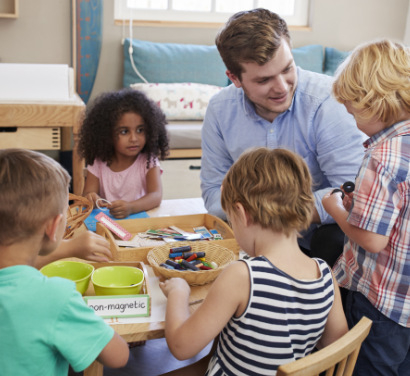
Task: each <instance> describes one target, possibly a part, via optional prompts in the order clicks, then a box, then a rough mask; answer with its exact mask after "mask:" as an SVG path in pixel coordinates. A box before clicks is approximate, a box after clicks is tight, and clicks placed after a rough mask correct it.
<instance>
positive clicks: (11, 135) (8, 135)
mask: <svg viewBox="0 0 410 376" xmlns="http://www.w3.org/2000/svg"><path fill="white" fill-rule="evenodd" d="M60 143H61V136H60V128H19V127H10V128H8V127H1V128H0V149H5V148H22V149H32V150H59V149H60Z"/></svg>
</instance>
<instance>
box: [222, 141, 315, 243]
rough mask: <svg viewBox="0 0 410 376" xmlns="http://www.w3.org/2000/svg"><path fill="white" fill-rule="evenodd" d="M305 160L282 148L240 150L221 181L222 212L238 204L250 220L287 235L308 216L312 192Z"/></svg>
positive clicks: (304, 224)
mask: <svg viewBox="0 0 410 376" xmlns="http://www.w3.org/2000/svg"><path fill="white" fill-rule="evenodd" d="M311 183H312V180H311V177H310V173H309V170H308V167H307V165H306V163H305V162H304V161H303V159H302V158H301V157H299V156H298V155H296V154H295V153H293V152H291V151H289V150H285V149H274V150H271V149H267V148H256V149H253V150H251V151H249V152H245V153H244V154H242V155H241V156H240V157H239V159H238V160H237V161H236V162H235V163H234V164H233V166H232V167H231V168H230V170H229V171H228V173H227V174H226V176H225V179H224V181H223V183H222V185H223V189H222V195H221V203H222V208H223V210H224V211H225V212H232V211H233V210H234V208H235V204H236V203H240V204H242V206H243V207H244V208H245V210H246V211H247V212H248V214H249V215H250V218H251V220H252V222H253V223H255V224H259V225H260V226H262V228H268V229H271V230H273V231H280V232H283V233H284V234H285V235H286V236H289V235H290V234H291V233H292V232H299V231H301V230H303V229H305V228H307V227H308V226H309V225H310V223H311V220H312V214H313V206H314V196H313V193H312V190H311Z"/></svg>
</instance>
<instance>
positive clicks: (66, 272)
mask: <svg viewBox="0 0 410 376" xmlns="http://www.w3.org/2000/svg"><path fill="white" fill-rule="evenodd" d="M93 271H94V266H92V265H90V264H85V263H83V262H76V261H64V260H60V261H55V262H52V263H51V264H48V265H46V266H44V267H43V268H41V270H40V272H41V273H42V274H44V275H45V276H46V277H61V278H65V279H69V280H70V281H73V282H75V286H76V289H77V291H78V292H79V293H80V294H81V295H84V293H85V292H86V291H87V288H88V285H89V283H90V278H91V274H92V273H93Z"/></svg>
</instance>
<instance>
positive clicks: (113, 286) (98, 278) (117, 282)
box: [91, 266, 144, 295]
mask: <svg viewBox="0 0 410 376" xmlns="http://www.w3.org/2000/svg"><path fill="white" fill-rule="evenodd" d="M91 281H92V282H93V285H94V290H95V295H136V294H139V293H140V290H141V286H142V282H144V273H143V272H142V271H141V270H140V269H138V268H134V267H132V266H105V267H103V268H99V269H97V270H95V272H94V273H93V275H92V277H91Z"/></svg>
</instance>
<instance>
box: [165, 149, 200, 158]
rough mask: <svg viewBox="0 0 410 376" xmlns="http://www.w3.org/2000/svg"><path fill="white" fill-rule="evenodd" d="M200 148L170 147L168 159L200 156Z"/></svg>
mask: <svg viewBox="0 0 410 376" xmlns="http://www.w3.org/2000/svg"><path fill="white" fill-rule="evenodd" d="M201 157H202V149H171V150H170V151H169V155H168V157H167V158H168V159H170V158H201Z"/></svg>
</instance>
